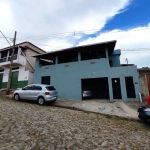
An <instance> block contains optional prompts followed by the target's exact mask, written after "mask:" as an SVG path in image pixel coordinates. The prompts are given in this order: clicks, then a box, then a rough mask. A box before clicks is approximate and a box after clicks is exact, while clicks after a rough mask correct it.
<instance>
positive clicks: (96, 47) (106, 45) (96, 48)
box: [33, 40, 116, 59]
mask: <svg viewBox="0 0 150 150" xmlns="http://www.w3.org/2000/svg"><path fill="white" fill-rule="evenodd" d="M115 45H116V40H113V41H106V42H101V43H96V44H89V45H83V46H77V47H71V48H67V49H62V50H59V51H52V52H49V53H46V54H40V55H36V56H33V57H36V58H47V59H48V58H49V57H53V56H55V55H56V54H65V53H68V52H70V53H73V52H84V51H87V50H92V51H104V50H105V49H106V48H107V50H108V52H113V51H114V48H115Z"/></svg>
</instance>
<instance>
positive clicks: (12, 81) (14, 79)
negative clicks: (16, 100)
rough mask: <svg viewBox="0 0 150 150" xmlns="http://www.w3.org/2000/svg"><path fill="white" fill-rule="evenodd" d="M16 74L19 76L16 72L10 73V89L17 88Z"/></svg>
mask: <svg viewBox="0 0 150 150" xmlns="http://www.w3.org/2000/svg"><path fill="white" fill-rule="evenodd" d="M18 74H19V72H18V71H16V72H12V79H11V85H10V88H11V89H16V88H17V86H18Z"/></svg>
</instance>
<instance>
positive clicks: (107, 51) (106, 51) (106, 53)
mask: <svg viewBox="0 0 150 150" xmlns="http://www.w3.org/2000/svg"><path fill="white" fill-rule="evenodd" d="M105 52H106V58H107V59H108V50H107V48H106V49H105Z"/></svg>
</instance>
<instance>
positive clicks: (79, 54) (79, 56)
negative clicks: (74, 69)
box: [78, 52, 81, 61]
mask: <svg viewBox="0 0 150 150" xmlns="http://www.w3.org/2000/svg"><path fill="white" fill-rule="evenodd" d="M78 61H81V53H80V52H78Z"/></svg>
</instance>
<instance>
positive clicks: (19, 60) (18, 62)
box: [0, 54, 26, 68]
mask: <svg viewBox="0 0 150 150" xmlns="http://www.w3.org/2000/svg"><path fill="white" fill-rule="evenodd" d="M10 59H11V57H10V56H9V57H4V58H0V66H1V67H3V68H7V67H9V65H10ZM25 64H26V58H25V57H24V56H22V55H19V54H17V55H14V56H13V64H12V66H24V65H25Z"/></svg>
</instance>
